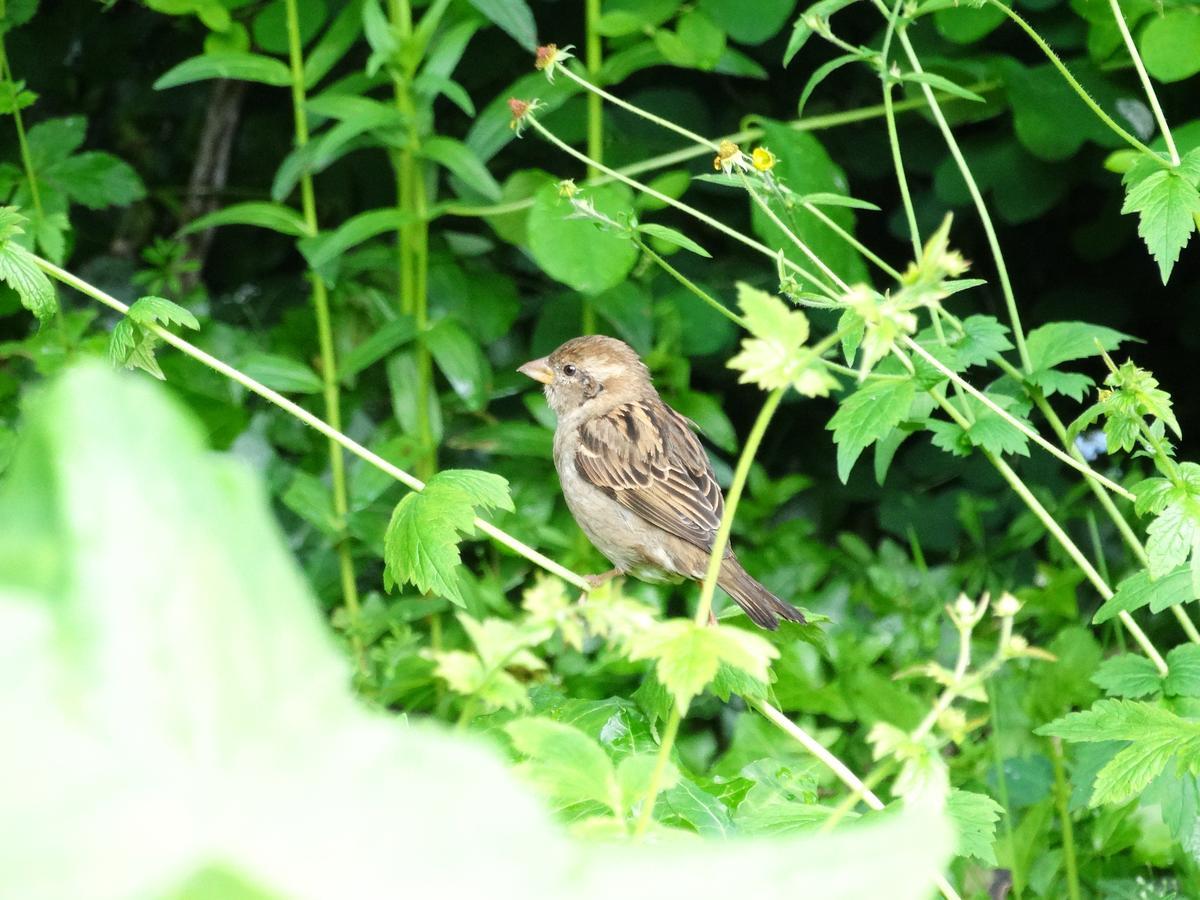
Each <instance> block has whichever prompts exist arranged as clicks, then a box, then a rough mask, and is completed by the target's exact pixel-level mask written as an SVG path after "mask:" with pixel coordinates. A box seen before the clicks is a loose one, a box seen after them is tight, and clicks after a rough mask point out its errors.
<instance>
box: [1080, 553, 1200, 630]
mask: <svg viewBox="0 0 1200 900" xmlns="http://www.w3.org/2000/svg"><path fill="white" fill-rule="evenodd" d="M1196 596H1197V595H1196V592H1195V590H1194V589H1193V585H1192V573H1191V570H1190V569H1189V568H1188V567H1186V566H1180V567H1179V568H1177V569H1175V570H1174V571H1173V572H1170V573H1168V574H1167V575H1164V576H1162V577H1160V578H1154V577H1152V576H1151V575H1150V572H1149V571H1148V570H1143V571H1141V572H1138V573H1136V574H1134V575H1130V576H1129V577H1128V578H1126V579H1125V580H1124V581H1122V582H1121V583H1120V584H1118V585H1117V591H1116V593H1115V594H1113V595H1112V597H1110V598H1109V599H1108V601H1107V602H1106V603H1105V604H1104V605H1103V606H1101V607H1100V608H1099V609H1098V610H1096V614H1095V615H1094V616H1092V624H1094V625H1099V624H1101V623H1102V622H1107V621H1108V620H1109V619H1111V618H1112V617H1113V616H1115V615H1117V614H1118V613H1121V612H1133V611H1134V610H1138V609H1141V608H1142V607H1143V606H1149V607H1150V610H1151V612H1155V613H1158V612H1162V611H1163V610H1164V609H1167V608H1168V607H1171V606H1178V605H1179V604H1180V603H1187V602H1188V601H1189V600H1194V599H1196Z"/></svg>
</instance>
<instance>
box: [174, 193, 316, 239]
mask: <svg viewBox="0 0 1200 900" xmlns="http://www.w3.org/2000/svg"><path fill="white" fill-rule="evenodd" d="M221 225H253V226H256V227H258V228H269V229H270V230H271V231H277V232H279V233H280V234H288V235H291V236H293V237H304V236H305V235H307V234H309V230H308V225H307V224H305V221H304V217H303V216H301V215H300V213H298V212H296V210H294V209H292V208H291V207H290V206H284V205H283V204H282V203H267V202H259V201H252V202H249V203H234V204H233V205H231V206H226V207H225V208H224V209H218V210H217V211H216V212H211V213H209V214H208V215H206V216H200V217H199V218H198V219H193V220H192V221H190V222H188V223H187V225H185V226H183V228H181V229H180V230H179V233H180V234H195V233H196V232H197V231H206V230H207V229H209V228H217V227H219V226H221Z"/></svg>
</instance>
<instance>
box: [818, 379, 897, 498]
mask: <svg viewBox="0 0 1200 900" xmlns="http://www.w3.org/2000/svg"><path fill="white" fill-rule="evenodd" d="M915 395H916V386H915V385H914V384H913V383H912V381H910V380H908V379H905V380H903V381H900V380H896V381H893V380H890V379H889V380H879V381H868V382H867V383H866V384H864V385H863V386H862V387H860V388H859V389H858V390H857V391H855V392H854V393H853V394H851V395H850V396H849V397H847V398H846V399H845V400H843V401H842V404H841V406H839V407H838V411H837V412H836V413H834V415H833V418H831V419H830V420H829V424H828V425H827V426H826V428H828V429H829V430H830V431H832V432H833V442H834V444H836V445H837V469H838V478H840V479H841V481H842V483H843V484H845V483H846V481H847V479H849V477H850V470H851V469H853V468H854V463H855V461H856V460H857V459H858V457H859V456H860V455H861V454H862V452H863V451H864V450H865V449H867V447H869V446H871V444H873V443H875V442H876V441H878V440H880V439H881V438H883V437H886V436H887V435H888V434H889V433H891V431H892V429H893V428H895V427H896V426H897V425H899V424H900V423H901V422H902V421H904V418H905V416H907V415H908V410H909V407H911V406H912V401H913V397H914V396H915Z"/></svg>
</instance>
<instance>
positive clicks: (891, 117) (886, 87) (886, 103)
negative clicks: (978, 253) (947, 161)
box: [879, 0, 921, 259]
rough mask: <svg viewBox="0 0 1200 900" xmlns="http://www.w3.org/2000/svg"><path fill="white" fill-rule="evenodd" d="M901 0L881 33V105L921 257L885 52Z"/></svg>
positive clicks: (916, 256) (910, 230) (912, 235)
mask: <svg viewBox="0 0 1200 900" xmlns="http://www.w3.org/2000/svg"><path fill="white" fill-rule="evenodd" d="M903 2H904V0H896V5H895V6H894V7H893V8H892V14H891V15H890V16H888V23H887V30H886V31H885V32H884V35H883V49H882V50H881V51H880V61H879V65H880V68H881V69H882V72H883V108H884V118H885V120H886V121H887V133H888V143H889V144H890V145H891V148H892V165H893V166H894V167H895V169H896V184H897V185H898V186H899V188H900V199H901V201H902V203H903V205H904V216H905V218H907V219H908V237H909V240H911V241H912V248H913V259H920V258H921V230H920V228H918V227H917V211H916V208H915V207H914V206H913V202H912V195H911V194H910V193H909V191H908V175H907V174H906V173H905V171H904V158H903V156H902V155H901V153H900V132H899V130H898V129H897V128H896V107H895V104H894V103H893V102H892V88H894V87H895V86H896V85H895V83H894V82H893V81H892V79H891V78H890V77H889V75H888V59H889V58H890V57H889V56H888V54H889V51H890V50H891V48H892V38H893V37H894V36H895V33H896V23H897V22H898V21H899V19H900V7H901V6H902V5H903Z"/></svg>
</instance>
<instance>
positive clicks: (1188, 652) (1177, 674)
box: [1163, 644, 1200, 697]
mask: <svg viewBox="0 0 1200 900" xmlns="http://www.w3.org/2000/svg"><path fill="white" fill-rule="evenodd" d="M1167 668H1168V669H1169V671H1168V672H1167V677H1166V678H1165V679H1164V680H1163V689H1164V690H1165V691H1166V694H1167V696H1168V697H1200V644H1180V645H1179V646H1178V647H1175V648H1174V649H1172V650H1171V652H1170V653H1168V654H1167Z"/></svg>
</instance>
